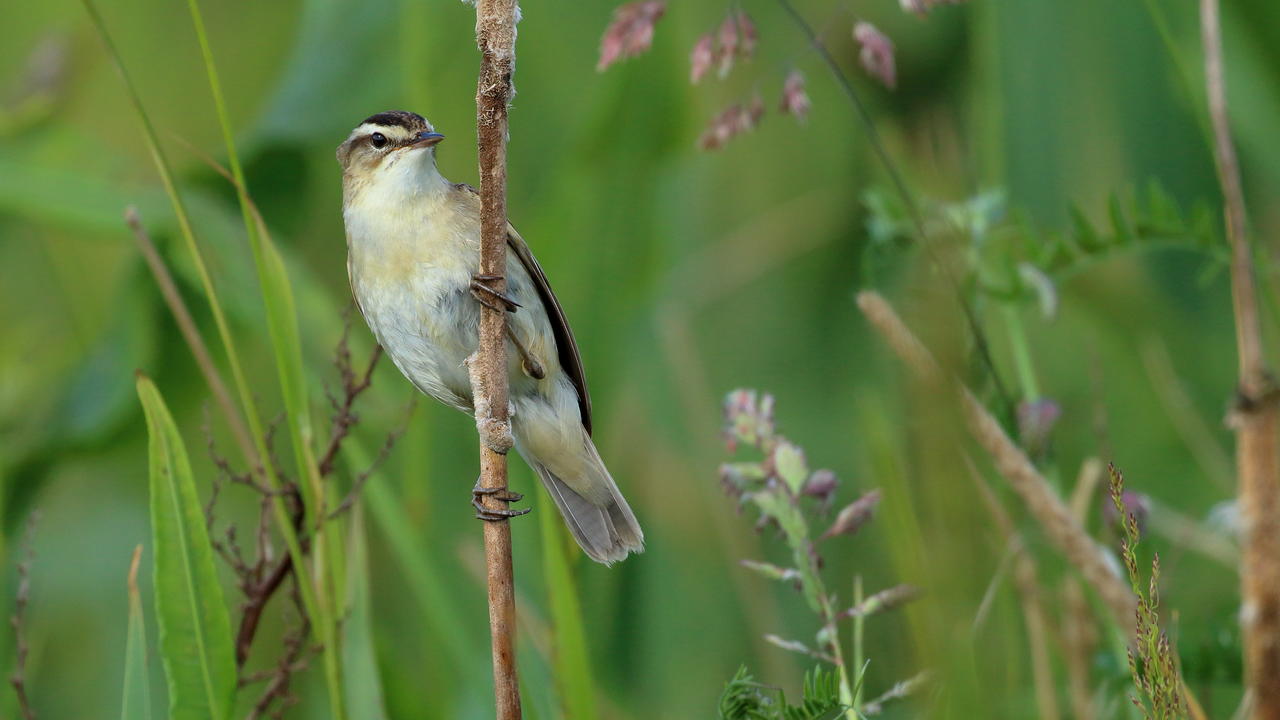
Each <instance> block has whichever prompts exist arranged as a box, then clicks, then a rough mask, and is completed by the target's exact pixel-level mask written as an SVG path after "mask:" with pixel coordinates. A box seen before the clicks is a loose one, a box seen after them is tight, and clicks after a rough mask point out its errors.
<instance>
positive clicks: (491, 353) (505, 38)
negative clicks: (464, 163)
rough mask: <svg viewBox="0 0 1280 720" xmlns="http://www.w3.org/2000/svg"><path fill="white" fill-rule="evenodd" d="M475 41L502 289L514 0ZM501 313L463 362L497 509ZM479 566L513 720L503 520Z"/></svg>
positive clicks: (488, 249) (487, 218)
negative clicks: (484, 576)
mask: <svg viewBox="0 0 1280 720" xmlns="http://www.w3.org/2000/svg"><path fill="white" fill-rule="evenodd" d="M476 44H477V45H478V46H479V47H480V53H481V58H480V77H479V80H478V82H477V83H476V139H477V145H478V150H479V159H480V274H481V275H489V276H493V277H496V278H499V279H498V280H496V281H494V283H493V284H492V285H491V287H493V288H494V289H495V290H498V291H499V292H503V291H505V290H506V277H505V276H506V271H507V106H508V105H509V104H510V102H511V97H512V95H513V94H514V91H513V88H512V84H511V75H512V72H513V71H514V69H515V67H514V66H515V47H516V0H478V2H476ZM506 323H507V319H506V317H505V313H504V312H502V311H501V310H495V309H493V308H489V307H482V308H481V309H480V347H479V350H477V352H476V354H475V355H474V356H472V358H471V359H470V361H469V362H468V366H469V370H470V373H471V387H472V397H473V398H474V403H475V411H476V430H477V431H478V432H479V435H480V480H479V485H480V487H482V488H485V489H488V490H497V491H500V492H499V493H498V495H492V494H490V495H485V496H484V503H485V507H487V508H489V509H491V510H504V509H506V507H507V501H506V500H502V499H499V497H500V496H505V495H506V493H505V490H506V489H507V456H506V453H507V451H508V450H510V449H511V445H512V440H511V419H510V416H509V412H508V400H507V344H506ZM484 552H485V568H486V571H487V576H488V585H489V632H490V635H491V637H492V652H493V694H494V700H495V703H496V705H497V717H498V720H518V719H519V718H520V688H519V680H518V679H517V677H516V652H515V633H516V607H515V583H514V581H513V579H512V569H511V527H510V525H509V524H508V521H507V520H505V519H503V520H498V521H486V522H485V523H484Z"/></svg>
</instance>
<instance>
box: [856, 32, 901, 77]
mask: <svg viewBox="0 0 1280 720" xmlns="http://www.w3.org/2000/svg"><path fill="white" fill-rule="evenodd" d="M853 39H854V40H856V41H857V42H858V60H859V61H860V62H861V63H862V67H863V68H864V69H865V70H866V71H867V72H868V73H869V74H870V75H871V76H872V77H874V78H876V79H877V80H879V81H880V82H881V83H883V84H884V86H885V87H887V88H890V89H893V88H894V87H897V84H898V70H897V66H896V64H895V63H894V59H893V41H892V40H890V39H889V36H887V35H885V34H884V33H882V32H880V30H879V29H878V28H876V26H875V25H872V24H871V23H869V22H866V21H865V20H864V21H859V22H858V24H857V25H854V26H853Z"/></svg>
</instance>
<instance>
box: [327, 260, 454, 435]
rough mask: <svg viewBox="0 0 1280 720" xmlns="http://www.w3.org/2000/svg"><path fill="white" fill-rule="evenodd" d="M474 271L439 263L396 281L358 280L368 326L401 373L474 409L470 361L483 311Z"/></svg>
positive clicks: (450, 402)
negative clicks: (440, 266) (472, 276)
mask: <svg viewBox="0 0 1280 720" xmlns="http://www.w3.org/2000/svg"><path fill="white" fill-rule="evenodd" d="M469 283H470V276H469V275H466V274H461V276H459V273H455V272H450V271H447V270H441V269H436V268H429V267H428V268H419V269H418V271H417V272H414V273H412V274H410V275H407V276H405V277H402V278H400V279H398V281H391V282H384V283H379V282H376V281H374V282H370V281H368V280H367V279H366V280H364V281H361V280H359V279H357V280H354V281H353V283H352V285H353V289H354V290H355V292H356V296H357V298H358V299H359V301H360V307H361V309H362V311H363V313H364V316H365V320H366V321H367V322H368V323H369V328H370V329H371V330H372V331H373V333H374V335H375V336H376V337H377V338H378V342H379V343H381V344H382V347H383V349H384V350H386V352H387V355H388V356H389V357H390V358H391V360H392V362H394V363H395V364H396V367H398V368H399V369H400V372H401V373H403V374H404V376H405V377H407V378H408V379H409V380H410V381H411V382H412V383H413V384H414V385H416V386H417V387H418V389H419V390H421V391H422V392H424V393H426V394H428V395H430V396H432V397H434V398H436V399H437V400H439V401H441V402H443V403H445V404H447V405H452V406H453V407H456V408H458V409H460V410H464V411H470V410H471V381H470V378H469V375H468V373H467V366H466V360H467V358H468V357H469V356H470V355H471V354H472V353H474V352H475V350H476V346H477V335H476V332H477V325H478V323H479V310H478V306H477V304H476V302H475V300H474V299H473V298H472V297H471V294H470V291H469V287H468V286H469Z"/></svg>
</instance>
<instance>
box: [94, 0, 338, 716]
mask: <svg viewBox="0 0 1280 720" xmlns="http://www.w3.org/2000/svg"><path fill="white" fill-rule="evenodd" d="M81 1H82V4H83V5H84V8H85V11H86V12H87V13H88V15H89V19H90V20H91V21H92V23H93V26H94V28H95V29H96V30H97V32H98V35H99V37H100V38H101V40H102V43H103V45H104V46H105V47H106V50H107V55H108V56H109V57H110V59H111V62H112V64H113V65H114V66H115V68H116V71H117V72H118V73H119V74H120V77H121V79H122V80H123V82H124V85H125V90H126V92H127V95H128V96H129V100H130V103H131V104H132V105H133V107H134V110H135V111H136V113H137V116H138V120H139V122H140V124H141V125H142V129H143V134H144V137H145V139H146V141H147V147H148V149H149V151H150V153H151V158H152V160H153V162H154V164H155V166H156V171H157V172H158V173H159V175H160V180H161V183H162V184H163V185H164V189H165V194H166V195H168V197H169V201H170V203H171V204H172V206H173V211H174V215H175V217H176V218H177V221H178V228H179V230H180V232H181V235H182V237H183V239H184V240H185V241H186V245H187V249H188V250H189V251H190V253H191V256H192V261H193V263H194V265H195V266H196V269H197V273H198V274H199V276H200V282H201V285H202V286H203V289H204V292H205V296H206V298H207V299H208V301H209V308H210V311H211V313H212V314H213V319H214V323H215V325H216V326H217V328H218V334H219V336H220V338H221V340H222V345H223V348H224V350H225V351H226V354H227V362H228V364H229V365H230V367H231V374H232V377H233V379H234V381H235V385H236V390H237V392H238V394H239V398H240V404H241V406H242V408H243V409H244V413H245V421H246V423H247V424H248V426H249V432H250V434H251V435H252V436H253V440H254V445H255V449H256V451H257V456H256V457H252V458H246V459H245V460H246V462H247V463H248V464H249V466H250V467H253V468H257V469H258V470H259V471H260V472H261V473H262V475H263V477H264V478H265V480H266V482H267V484H268V485H269V486H270V487H271V488H273V489H277V490H278V489H279V488H280V479H279V478H278V477H277V475H276V471H275V468H274V467H272V464H271V463H264V462H262V461H261V458H264V457H268V456H269V453H268V452H267V448H266V441H265V439H264V433H263V424H262V421H261V416H260V415H259V414H258V408H257V404H256V403H255V401H254V399H253V393H252V392H251V391H250V390H249V385H248V383H247V382H246V380H245V375H244V370H243V368H242V366H241V364H240V357H239V354H238V352H237V350H236V345H235V340H234V338H233V336H232V335H231V330H230V327H229V325H228V323H227V320H226V315H225V313H224V312H223V310H222V305H221V303H220V302H219V301H218V296H217V292H216V290H215V289H214V285H213V280H212V277H211V276H210V275H209V271H208V269H207V267H206V265H205V263H204V260H203V258H202V256H201V253H200V247H199V244H198V243H197V242H196V237H195V232H194V230H193V228H192V225H191V221H190V217H189V215H188V214H187V210H186V205H185V204H184V202H183V200H182V195H181V194H180V193H179V192H178V189H177V185H176V184H175V183H174V180H173V173H172V172H171V170H170V168H169V162H168V159H167V158H166V157H165V154H164V151H163V149H161V147H160V141H159V137H158V136H157V134H156V130H155V126H154V125H153V124H152V122H151V119H150V116H148V115H147V111H146V108H145V106H143V104H142V99H141V97H140V96H139V95H138V92H137V89H136V88H135V87H134V84H133V80H132V78H131V77H130V75H129V73H128V71H127V70H126V68H125V66H124V62H123V61H122V60H121V59H120V54H119V52H118V51H117V50H116V47H115V43H114V42H113V41H112V40H111V36H110V34H109V33H108V32H107V28H106V24H105V22H104V21H103V19H102V16H101V14H99V13H98V9H97V7H96V6H95V5H94V4H93V0H81ZM272 258H273V263H272V264H273V266H275V267H279V268H283V263H282V262H281V261H280V258H279V255H278V254H276V253H273V254H272ZM255 259H256V258H255ZM260 265H261V264H260ZM285 287H286V288H287V284H286V285H285ZM292 310H293V308H292V306H290V307H289V308H287V312H288V314H289V316H290V317H292ZM296 337H297V329H296V326H295V327H294V332H293V338H294V340H295V342H296ZM285 395H286V399H288V398H289V397H290V391H289V390H288V386H287V384H286V389H285ZM293 397H295V398H296V393H294V394H293ZM290 415H291V426H292V424H293V423H295V422H296V421H295V420H293V418H292V415H293V413H292V412H291V413H290ZM307 452H309V446H308V449H307ZM311 465H313V466H314V463H311ZM304 477H309V476H305V475H304ZM303 485H304V488H305V487H307V483H303ZM309 507H310V505H309ZM272 514H273V515H274V517H275V520H276V524H277V526H278V528H279V530H280V534H281V536H282V537H283V538H284V541H285V545H286V547H287V548H288V550H289V555H290V557H292V558H293V572H294V573H295V574H296V575H297V576H298V579H299V583H298V585H299V587H300V588H301V591H302V601H303V605H304V606H305V608H306V610H307V614H308V615H310V616H311V617H312V618H313V620H314V622H313V623H312V626H313V627H315V628H316V634H317V637H318V639H319V640H320V642H321V644H322V645H323V647H324V658H325V667H326V677H327V678H329V679H330V682H329V686H330V689H331V692H332V691H333V689H334V688H336V687H337V683H336V677H335V676H336V664H335V660H334V658H335V656H336V650H335V648H334V640H335V635H336V632H335V630H334V626H333V622H331V621H329V620H328V617H329V615H328V613H326V612H325V609H326V608H325V606H323V605H321V603H320V601H319V599H318V598H317V595H316V589H315V586H314V585H313V583H312V582H311V580H310V575H311V573H310V571H309V570H308V567H307V564H306V556H305V555H304V554H303V552H302V545H301V543H300V542H299V540H298V533H297V531H296V530H294V527H293V523H292V522H291V520H290V517H289V510H288V508H287V507H286V506H285V501H284V497H283V495H282V494H276V495H275V496H274V499H273V502H272ZM331 699H332V696H331ZM334 712H335V713H337V714H338V715H339V718H340V719H341V715H342V712H343V709H342V706H341V703H339V704H338V705H336V706H335V710H334Z"/></svg>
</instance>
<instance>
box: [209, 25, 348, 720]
mask: <svg viewBox="0 0 1280 720" xmlns="http://www.w3.org/2000/svg"><path fill="white" fill-rule="evenodd" d="M187 7H188V9H189V10H190V12H191V22H192V24H193V25H194V27H195V32H196V38H197V40H198V41H199V43H200V53H201V56H202V58H203V60H204V67H205V72H206V74H207V76H208V79H209V90H210V93H211V94H212V96H213V104H214V110H215V111H216V112H217V116H218V125H219V126H220V127H221V130H222V138H223V142H224V144H225V145H226V150H227V163H228V165H229V166H230V170H231V177H232V180H233V183H234V185H235V190H236V197H237V199H238V200H239V201H240V214H241V217H242V219H243V220H244V227H245V234H246V235H247V236H248V238H249V246H250V248H251V249H252V251H253V261H254V266H255V267H256V268H257V270H258V283H259V285H260V286H261V288H262V302H263V306H264V307H265V308H266V313H267V329H268V331H269V334H270V336H271V347H272V351H273V353H274V355H275V361H276V371H277V373H278V375H279V379H280V388H281V394H282V395H283V397H284V405H285V410H286V413H287V418H288V424H289V435H290V440H291V444H292V445H293V452H294V460H295V462H296V464H297V473H298V477H299V478H300V484H301V486H302V493H303V499H304V509H305V512H306V524H307V527H308V528H319V529H320V532H319V535H320V538H318V543H321V546H319V547H317V549H316V556H317V557H318V558H324V559H327V560H328V561H329V562H328V563H327V564H326V565H325V566H323V567H321V568H320V569H319V573H320V576H321V577H322V578H323V580H324V582H323V583H322V584H321V595H320V597H319V598H318V599H319V602H318V603H316V608H315V610H317V611H318V613H317V614H316V615H314V616H313V617H314V619H315V624H316V626H317V629H318V631H319V634H320V636H321V641H322V643H323V645H324V668H325V682H326V684H327V686H328V690H329V703H330V705H331V706H332V708H333V712H334V714H335V716H337V717H338V718H339V720H341V718H342V717H343V713H344V707H345V703H344V701H343V699H342V682H341V676H342V665H341V662H340V658H341V656H340V654H339V652H338V648H337V639H338V633H337V627H336V624H335V623H336V620H335V616H334V613H333V612H332V610H333V608H335V607H337V606H338V604H339V603H338V598H339V597H340V595H341V593H340V590H339V586H340V584H341V583H340V578H341V566H342V558H341V555H340V553H341V552H342V544H341V542H340V541H339V534H338V528H337V526H336V525H335V524H334V523H327V524H325V526H324V527H323V528H321V525H320V520H321V519H322V518H324V517H326V516H327V515H328V512H327V510H326V509H325V506H326V502H325V501H326V498H325V491H324V487H323V483H322V481H321V478H320V473H319V470H318V468H317V465H316V459H315V451H314V449H313V448H314V445H313V440H314V438H313V430H312V425H311V408H310V404H309V401H308V395H307V383H306V374H305V371H304V369H303V364H302V341H301V339H300V337H299V334H298V314H297V311H296V308H295V306H294V296H293V289H292V287H291V285H290V283H289V274H288V271H287V270H286V269H285V265H284V260H283V259H282V258H281V257H280V252H279V251H278V250H277V249H276V246H275V244H274V243H273V242H272V240H271V235H270V233H269V232H268V231H267V226H266V223H265V222H263V221H262V215H261V214H260V213H258V212H257V209H256V207H254V205H253V202H252V200H251V199H250V197H249V190H248V187H247V185H246V183H245V179H244V169H243V167H242V166H241V165H240V156H239V153H237V152H236V144H235V134H234V133H233V132H232V130H231V120H230V117H229V116H228V114H227V107H226V102H225V100H224V99H223V94H222V83H221V81H219V79H218V66H217V63H216V62H215V61H214V59H213V49H212V47H211V46H210V44H209V37H208V34H207V33H206V32H205V28H204V17H203V15H202V14H201V12H200V5H199V3H198V2H196V0H188V2H187Z"/></svg>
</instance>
